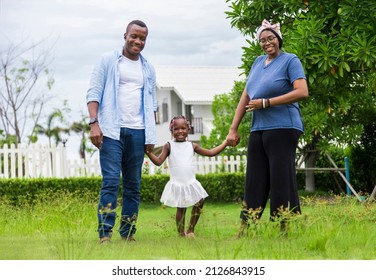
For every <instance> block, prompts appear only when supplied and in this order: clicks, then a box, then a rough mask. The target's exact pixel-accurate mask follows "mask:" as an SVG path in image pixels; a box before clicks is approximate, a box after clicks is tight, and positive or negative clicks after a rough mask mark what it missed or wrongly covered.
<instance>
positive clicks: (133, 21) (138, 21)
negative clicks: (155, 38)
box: [126, 19, 149, 32]
mask: <svg viewBox="0 0 376 280" xmlns="http://www.w3.org/2000/svg"><path fill="white" fill-rule="evenodd" d="M133 24H136V25H138V26H141V27H144V28H146V30H147V31H149V30H148V27H147V26H146V24H145V22H143V21H141V20H138V19H136V20H132V21H131V22H130V23H128V25H127V30H126V32H128V29H129V27H131V26H132V25H133Z"/></svg>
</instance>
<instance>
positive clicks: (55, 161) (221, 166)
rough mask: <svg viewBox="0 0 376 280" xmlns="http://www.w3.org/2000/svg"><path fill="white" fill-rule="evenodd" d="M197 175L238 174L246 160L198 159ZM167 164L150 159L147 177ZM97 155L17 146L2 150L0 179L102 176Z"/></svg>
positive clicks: (165, 170) (165, 168) (145, 169)
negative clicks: (82, 157) (74, 155)
mask: <svg viewBox="0 0 376 280" xmlns="http://www.w3.org/2000/svg"><path fill="white" fill-rule="evenodd" d="M196 165H197V171H196V172H197V174H207V173H215V172H237V171H242V170H244V169H245V166H246V157H245V156H243V157H240V156H237V157H233V156H230V157H227V156H223V157H222V156H217V157H211V158H209V157H202V156H197V157H196ZM168 172H169V170H168V165H167V161H166V162H165V164H164V165H163V166H161V167H157V166H155V165H154V164H153V163H152V162H151V161H150V160H149V159H148V158H145V160H144V166H143V173H144V174H165V173H168ZM100 174H101V173H100V166H99V160H98V155H97V154H96V156H94V157H92V158H88V159H86V160H85V161H84V160H78V159H74V160H72V159H70V158H69V156H68V155H67V152H66V148H65V147H64V146H63V145H59V146H57V147H56V146H54V145H52V146H51V147H50V146H49V145H35V144H33V145H29V146H27V145H22V144H20V145H18V146H15V145H14V144H12V145H11V146H10V147H9V146H8V145H4V146H3V147H1V148H0V178H40V177H45V178H50V177H55V178H65V177H87V176H99V175H100Z"/></svg>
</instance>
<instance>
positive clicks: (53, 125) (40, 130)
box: [30, 100, 71, 147]
mask: <svg viewBox="0 0 376 280" xmlns="http://www.w3.org/2000/svg"><path fill="white" fill-rule="evenodd" d="M70 111H71V110H70V108H69V107H68V103H67V100H64V105H63V107H62V109H56V108H55V109H54V110H53V111H52V113H51V114H49V115H48V116H47V122H46V126H45V127H43V126H42V125H40V124H36V125H35V127H34V132H33V134H32V135H31V136H30V138H31V142H32V143H34V142H36V141H37V140H38V135H45V136H47V138H48V144H49V145H50V147H51V144H52V139H54V144H55V146H57V145H58V144H59V143H60V142H62V141H63V137H62V134H63V133H66V134H69V133H70V128H69V127H68V124H67V121H66V117H65V116H66V115H67V114H68V113H69V112H70ZM62 125H63V126H62Z"/></svg>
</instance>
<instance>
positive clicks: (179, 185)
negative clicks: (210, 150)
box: [161, 141, 208, 208]
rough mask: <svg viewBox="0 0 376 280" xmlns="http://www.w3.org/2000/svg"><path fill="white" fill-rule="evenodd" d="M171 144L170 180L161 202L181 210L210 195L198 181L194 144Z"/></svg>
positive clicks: (171, 142)
mask: <svg viewBox="0 0 376 280" xmlns="http://www.w3.org/2000/svg"><path fill="white" fill-rule="evenodd" d="M169 143H170V155H169V156H168V165H169V170H170V180H169V181H168V182H167V184H166V186H165V188H164V190H163V193H162V196H161V202H162V203H164V204H165V205H167V206H171V207H179V208H180V207H181V208H185V207H189V206H192V205H195V204H196V203H197V202H199V201H200V200H201V199H203V198H205V197H207V196H208V194H207V192H206V191H205V190H204V188H203V187H202V185H201V183H200V182H199V181H197V180H196V172H195V168H196V165H195V157H194V154H195V152H194V150H193V145H192V142H189V141H185V142H175V141H169Z"/></svg>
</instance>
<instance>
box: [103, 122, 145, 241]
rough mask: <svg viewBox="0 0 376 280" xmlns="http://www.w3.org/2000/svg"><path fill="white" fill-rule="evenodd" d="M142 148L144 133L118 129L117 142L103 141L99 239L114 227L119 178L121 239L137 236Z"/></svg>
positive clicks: (138, 130)
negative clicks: (121, 187) (120, 191)
mask: <svg viewBox="0 0 376 280" xmlns="http://www.w3.org/2000/svg"><path fill="white" fill-rule="evenodd" d="M144 147H145V131H144V130H143V129H129V128H121V132H120V140H114V139H111V138H108V137H103V144H102V148H101V149H100V152H99V158H100V159H99V160H100V165H101V170H102V188H101V191H100V198H99V205H98V232H99V237H100V238H102V237H105V236H111V234H112V229H113V227H114V225H115V219H116V212H115V208H116V204H117V199H118V194H119V185H120V174H121V175H122V176H121V178H122V183H123V193H122V204H123V205H122V210H121V221H120V230H119V231H120V235H121V236H122V237H129V236H132V235H133V234H134V233H135V232H136V221H137V216H138V208H139V204H140V186H141V172H142V164H143V161H144Z"/></svg>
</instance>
